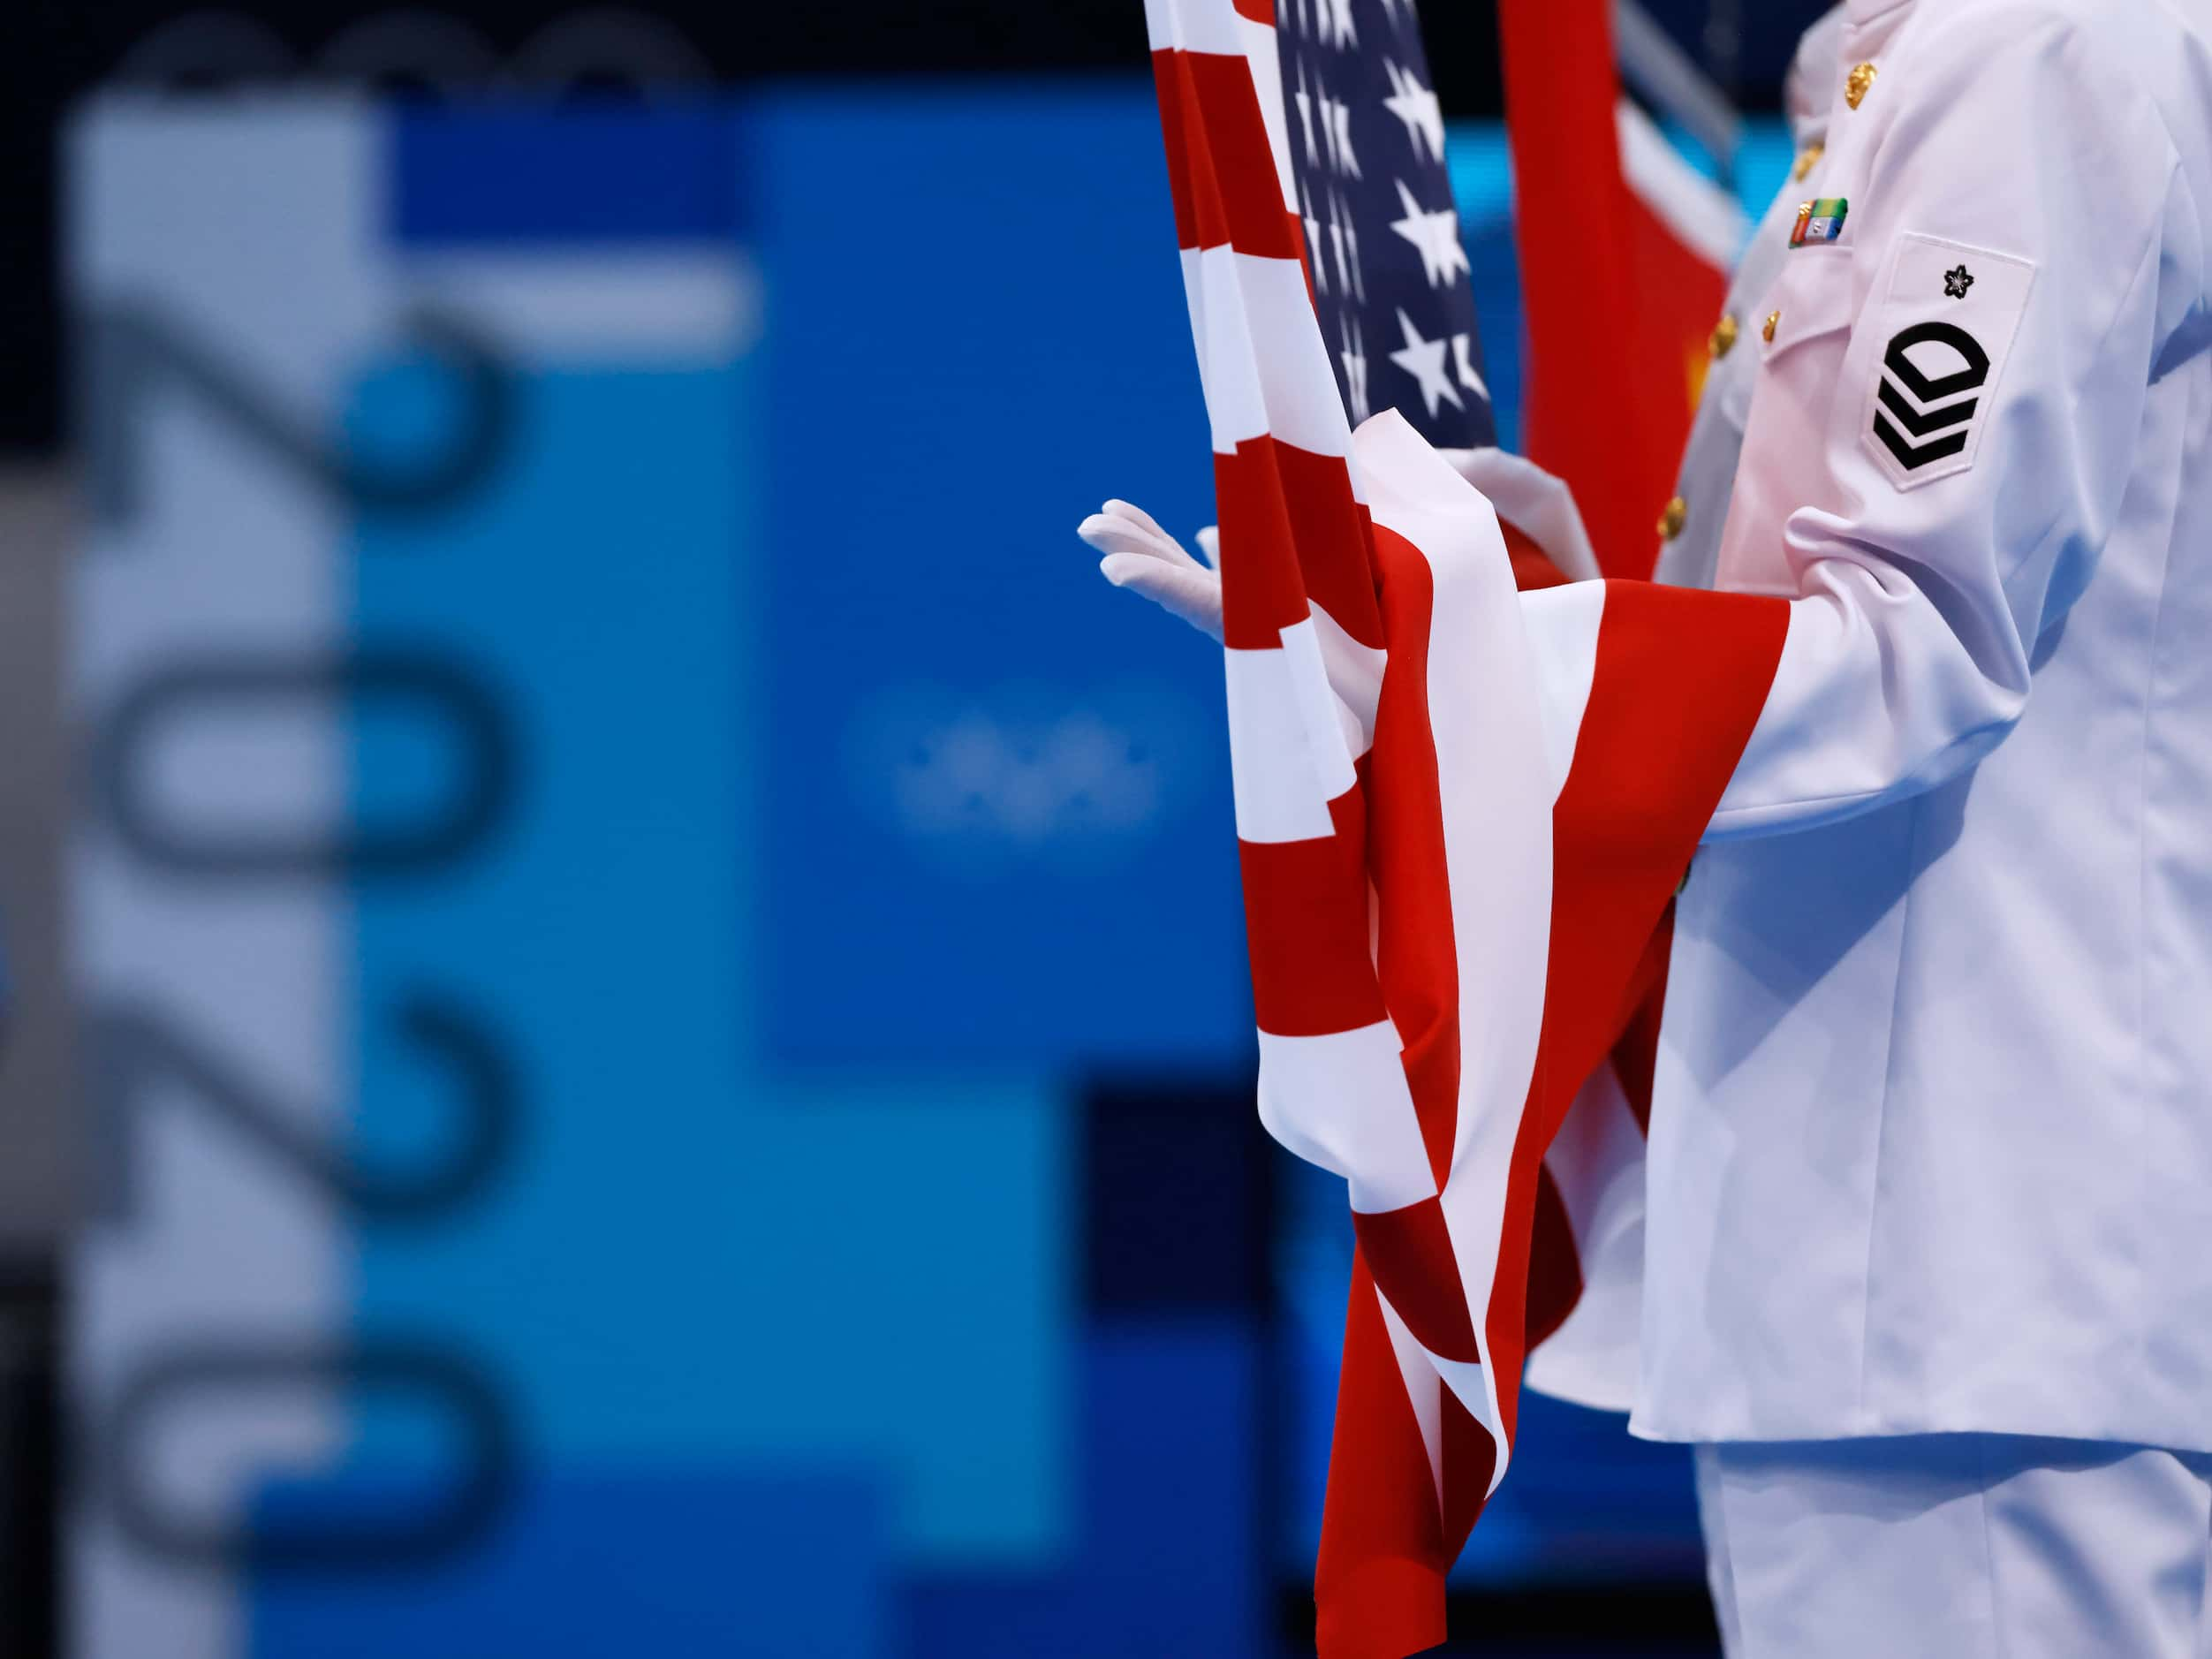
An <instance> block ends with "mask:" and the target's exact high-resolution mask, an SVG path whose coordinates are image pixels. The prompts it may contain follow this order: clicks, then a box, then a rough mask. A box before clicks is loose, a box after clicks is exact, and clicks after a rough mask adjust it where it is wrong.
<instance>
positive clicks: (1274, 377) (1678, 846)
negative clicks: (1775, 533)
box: [1146, 0, 1789, 1659]
mask: <svg viewBox="0 0 2212 1659" xmlns="http://www.w3.org/2000/svg"><path fill="white" fill-rule="evenodd" d="M1349 3H1350V0H1345V4H1349ZM1296 4H1297V0H1292V8H1293V9H1292V14H1291V16H1292V27H1293V28H1295V27H1297V19H1298V16H1299V14H1298V12H1297V11H1296V9H1295V8H1296ZM1337 4H1338V0H1329V11H1328V17H1329V26H1328V27H1329V39H1330V40H1331V42H1334V41H1336V40H1337V38H1338V36H1339V35H1340V34H1342V33H1343V32H1344V31H1345V30H1346V29H1347V28H1349V29H1351V30H1355V31H1356V29H1357V28H1358V27H1360V25H1359V21H1358V19H1357V18H1356V17H1353V18H1352V19H1349V21H1347V20H1346V18H1345V14H1343V13H1340V12H1339V11H1337ZM1146 12H1147V19H1148V24H1149V27H1150V37H1151V42H1152V47H1153V69H1154V74H1155V80H1156V82H1157V87H1158V92H1159V99H1160V117H1161V125H1162V127H1163V133H1164V136H1165V139H1166V144H1167V156H1168V172H1169V180H1170V188H1171V190H1172V193H1173V197H1174V208H1175V223H1176V230H1177V239H1178V245H1179V246H1180V249H1181V260H1182V269H1183V277H1184V284H1185V288H1186V295H1187V298H1188V300H1189V305H1190V314H1191V322H1192V329H1193V337H1194V339H1195V342H1196V345H1197V348H1198V359H1199V367H1200V379H1201V383H1202V384H1203V387H1204V391H1205V398H1206V407H1207V414H1208V423H1209V426H1210V428H1211V433H1212V447H1213V452H1214V478H1215V491H1216V506H1217V508H1218V511H1219V514H1220V519H1221V543H1220V549H1221V569H1222V594H1223V642H1224V646H1225V658H1226V678H1227V684H1228V706H1229V730H1230V750H1231V782H1232V786H1233V787H1232V794H1233V797H1234V800H1235V806H1236V821H1237V838H1238V843H1239V863H1240V867H1241V870H1242V875H1243V881H1244V890H1245V923H1246V933H1247V935H1248V943H1249V946H1250V957H1251V965H1252V980H1253V1004H1254V1012H1255V1014H1256V1016H1257V1020H1258V1025H1259V1047H1260V1090H1259V1094H1260V1115H1261V1121H1262V1122H1263V1123H1264V1124H1265V1125H1267V1127H1268V1130H1269V1133H1271V1134H1273V1135H1274V1136H1275V1137H1276V1139H1277V1140H1280V1141H1282V1142H1283V1143H1284V1145H1285V1146H1287V1147H1289V1148H1291V1149H1292V1151H1294V1152H1296V1153H1297V1154H1299V1155H1300V1156H1301V1157H1304V1158H1306V1159H1307V1160H1309V1161H1310V1162H1312V1163H1317V1164H1319V1165H1321V1166H1322V1167H1323V1168H1325V1169H1328V1170H1332V1171H1334V1172H1335V1173H1337V1174H1338V1175H1341V1176H1343V1177H1344V1178H1345V1181H1346V1184H1347V1187H1348V1192H1349V1196H1350V1200H1351V1208H1352V1231H1353V1236H1354V1238H1355V1239H1356V1244H1357V1248H1356V1254H1355V1258H1354V1265H1353V1274H1352V1298H1351V1302H1350V1306H1349V1307H1348V1309H1347V1314H1346V1321H1345V1352H1344V1364H1343V1370H1342V1373H1341V1375H1340V1378H1339V1382H1338V1389H1337V1432H1336V1439H1335V1443H1334V1446H1333V1448H1332V1450H1331V1453H1330V1464H1329V1494H1328V1499H1327V1504H1326V1507H1325V1511H1324V1513H1323V1518H1322V1546H1321V1558H1320V1561H1319V1563H1318V1564H1317V1568H1316V1572H1315V1596H1316V1601H1317V1602H1318V1611H1319V1623H1318V1632H1319V1644H1320V1648H1321V1653H1322V1659H1401V1656H1402V1655H1408V1654H1412V1653H1414V1652H1417V1651H1420V1650H1421V1649H1423V1648H1429V1647H1433V1646H1435V1645H1436V1643H1438V1642H1440V1641H1442V1640H1444V1638H1445V1631H1444V1626H1443V1607H1444V1583H1445V1579H1446V1576H1447V1574H1448V1573H1449V1572H1450V1570H1451V1564H1452V1562H1453V1561H1454V1559H1456V1557H1458V1553H1459V1549H1460V1548H1461V1546H1462V1544H1463V1543H1464V1542H1466V1536H1467V1534H1468V1532H1469V1530H1470V1529H1471V1528H1472V1527H1473V1525H1474V1522H1475V1519H1476V1517H1477V1516H1478V1515H1479V1514H1480V1512H1481V1509H1482V1506H1483V1504H1484V1503H1485V1501H1486V1500H1487V1498H1488V1497H1489V1493H1490V1491H1491V1490H1492V1489H1493V1488H1494V1487H1495V1486H1496V1482H1497V1481H1498V1480H1500V1479H1501V1478H1502V1477H1503V1476H1504V1473H1505V1468H1506V1464H1507V1461H1508V1458H1509V1456H1510V1454H1511V1447H1512V1438H1513V1428H1514V1424H1515V1421H1516V1420H1517V1417H1518V1411H1519V1390H1520V1384H1521V1372H1522V1362H1523V1360H1525V1359H1526V1356H1527V1355H1528V1353H1529V1352H1530V1350H1531V1349H1533V1348H1534V1346H1535V1345H1537V1344H1539V1343H1543V1342H1546V1341H1547V1340H1549V1342H1551V1343H1554V1344H1557V1343H1558V1342H1560V1341H1562V1340H1564V1338H1565V1337H1567V1335H1568V1333H1569V1331H1571V1330H1572V1329H1573V1327H1574V1324H1575V1323H1576V1322H1578V1321H1579V1320H1580V1319H1582V1318H1583V1317H1585V1314H1586V1310H1587V1308H1589V1307H1592V1306H1595V1305H1596V1304H1597V1303H1598V1301H1599V1299H1597V1298H1595V1297H1586V1296H1585V1294H1584V1292H1585V1275H1584V1268H1585V1265H1586V1256H1585V1254H1584V1251H1585V1247H1586V1246H1595V1245H1596V1244H1598V1243H1599V1242H1601V1241H1602V1239H1603V1238H1604V1237H1605V1236H1606V1235H1607V1233H1608V1231H1609V1229H1608V1225H1607V1219H1608V1218H1607V1216H1606V1215H1605V1213H1604V1210H1603V1206H1604V1204H1605V1203H1606V1202H1607V1201H1608V1194H1609V1193H1612V1194H1617V1193H1619V1192H1620V1190H1621V1188H1622V1186H1623V1184H1622V1183H1621V1182H1619V1181H1617V1180H1614V1179H1610V1176H1611V1175H1613V1174H1615V1173H1617V1170H1619V1168H1620V1167H1621V1166H1620V1164H1619V1163H1618V1162H1617V1157H1616V1155H1617V1151H1618V1150H1619V1149H1620V1148H1624V1147H1625V1148H1627V1149H1628V1151H1630V1152H1631V1153H1634V1152H1636V1151H1637V1150H1638V1149H1639V1148H1640V1132H1639V1130H1638V1126H1637V1125H1635V1124H1634V1123H1633V1122H1632V1120H1631V1118H1630V1117H1629V1113H1630V1110H1631V1109H1630V1108H1629V1107H1628V1106H1627V1105H1626V1104H1625V1103H1624V1102H1623V1100H1622V1098H1621V1095H1620V1092H1619V1091H1618V1089H1617V1088H1616V1089H1614V1090H1613V1091H1612V1092H1611V1094H1610V1095H1607V1094H1605V1093H1603V1092H1602V1091H1601V1092H1600V1093H1598V1094H1596V1095H1593V1094H1592V1092H1591V1091H1590V1090H1589V1089H1587V1088H1586V1087H1585V1081H1586V1079H1592V1078H1594V1077H1596V1076H1598V1075H1600V1074H1601V1073H1602V1065H1601V1063H1602V1061H1603V1060H1604V1058H1605V1057H1606V1056H1607V1054H1608V1053H1609V1051H1610V1050H1611V1049H1613V1048H1614V1046H1615V1045H1616V1043H1617V1042H1619V1041H1620V1040H1621V1039H1622V1037H1623V1035H1624V1030H1623V1027H1624V1022H1625V1020H1626V1019H1627V1018H1628V1015H1629V1013H1630V1011H1632V1010H1634V1009H1635V1008H1636V1007H1637V1006H1638V1005H1639V1004H1640V1002H1641V1001H1642V993H1643V990H1644V989H1646V988H1647V987H1648V984H1649V983H1650V976H1651V975H1652V973H1654V972H1655V967H1656V965H1658V964H1660V963H1663V960H1664V956H1665V938H1664V933H1665V926H1666V918H1667V915H1668V913H1669V912H1668V906H1669V904H1670V898H1671V895H1672V893H1673V890H1674V888H1675V885H1676V883H1677V882H1678V880H1679V878H1680V876H1681V874H1682V872H1683V870H1684V869H1685V867H1686V866H1687V864H1688V862H1689V860H1690V856H1691V854H1692V853H1693V852H1694V850H1695V848H1696V845H1697V843H1698V840H1699V837H1701V834H1702V833H1703V831H1704V829H1705V826H1706V824H1707V823H1708V822H1709V820H1710V817H1711V814H1712V811H1713V808H1714V807H1715V805H1716V803H1717V801H1718V800H1719V799H1720V795H1721V792H1722V790H1723V788H1724V787H1725V785H1726V784H1727V782H1728V779H1729V776H1730V774H1731V772H1732V770H1733V769H1734V767H1735V765H1736V762H1737V760H1738V758H1739V755H1740V754H1741V753H1742V750H1743V746H1744V744H1745V742H1746V739H1748V738H1749V736H1750V733H1751V731H1752V728H1753V725H1754V722H1755V721H1756V719H1757V717H1758V715H1759V711H1760V708H1761V706H1762V704H1763V701H1764V699H1765V696H1766V693H1767V689H1768V687H1769V685H1770V684H1771V682H1772V679H1773V677H1774V673H1775V670H1776V663H1777V662H1778V661H1779V658H1780V655H1781V653H1782V649H1783V646H1784V637H1785V635H1786V633H1787V629H1788V614H1789V607H1788V605H1787V604H1786V603H1785V602H1783V601H1781V600H1779V599H1773V598H1767V597H1760V596H1751V595H1726V594H1711V593H1703V592H1693V591H1690V590H1686V589H1681V588H1667V587H1655V586H1653V585H1651V584H1648V583H1643V582H1632V581H1623V582H1609V581H1583V582H1575V583H1570V584H1567V585H1564V586H1559V587H1550V588H1549V589H1546V590H1544V591H1542V592H1536V593H1530V594H1526V595H1523V594H1519V593H1517V592H1516V590H1515V586H1514V577H1513V572H1512V566H1511V561H1510V558H1509V556H1508V553H1507V550H1506V547H1505V543H1504V538H1503V536H1502V534H1501V531H1500V527H1499V524H1498V520H1497V519H1496V515H1495V513H1494V512H1493V511H1492V509H1491V507H1490V505H1489V503H1488V502H1487V501H1486V500H1485V499H1484V497H1483V496H1481V494H1479V493H1478V492H1476V491H1475V489H1473V487H1472V486H1471V485H1469V484H1468V483H1467V482H1466V480H1465V479H1464V478H1463V477H1462V476H1461V474H1460V473H1459V472H1458V471H1457V470H1455V468H1454V467H1453V466H1452V465H1451V463H1449V462H1448V461H1447V460H1446V459H1445V458H1444V457H1443V455H1441V454H1440V453H1439V452H1438V451H1437V449H1436V447H1434V446H1433V445H1432V443H1430V442H1429V441H1428V439H1427V438H1426V437H1425V436H1424V435H1423V434H1422V433H1421V432H1420V431H1418V430H1417V429H1416V428H1414V426H1413V424H1412V417H1413V414H1414V413H1437V412H1439V411H1441V409H1442V408H1443V407H1444V406H1445V405H1447V403H1448V401H1449V400H1447V399H1445V398H1443V397H1442V395H1441V393H1439V394H1438V396H1437V398H1436V409H1433V410H1428V411H1418V410H1413V409H1408V410H1405V411H1402V412H1400V411H1390V410H1386V411H1384V412H1383V413H1377V414H1376V415H1375V416H1374V417H1373V418H1371V419H1369V420H1367V421H1365V422H1364V423H1363V424H1361V425H1360V428H1359V430H1358V431H1357V432H1356V433H1355V432H1353V431H1352V429H1351V426H1350V423H1349V421H1348V420H1347V419H1346V416H1347V407H1348V405H1347V400H1346V398H1345V396H1344V395H1343V393H1344V387H1345V383H1344V381H1343V380H1342V379H1340V375H1341V374H1342V372H1343V370H1342V360H1341V355H1340V353H1338V352H1332V351H1331V350H1330V349H1329V345H1327V344H1326V343H1325V338H1326V337H1325V329H1326V327H1327V322H1326V316H1327V312H1328V308H1329V307H1328V301H1327V299H1326V298H1325V296H1324V294H1323V291H1322V281H1321V276H1320V269H1319V268H1320V266H1321V263H1322V248H1321V246H1320V245H1319V244H1316V243H1314V242H1312V241H1310V239H1309V238H1308V234H1307V224H1306V220H1307V212H1306V204H1305V202H1304V201H1303V200H1302V198H1301V196H1300V193H1299V184H1298V174H1297V171H1296V170H1295V168H1294V165H1293V163H1294V159H1295V157H1296V156H1297V155H1299V153H1301V150H1302V143H1303V132H1302V129H1301V127H1300V125H1299V122H1298V119H1297V117H1296V114H1295V110H1296V104H1295V102H1294V100H1295V98H1296V96H1297V87H1298V79H1297V77H1298V73H1299V71H1298V64H1299V61H1300V60H1299V55H1297V54H1296V53H1292V54H1290V55H1288V56H1287V57H1284V56H1278V42H1277V38H1276V10H1275V0H1146ZM1314 15H1317V14H1309V15H1308V19H1307V20H1308V22H1309V24H1311V23H1312V19H1313V16H1314ZM1395 16H1396V11H1395V8H1393V11H1392V17H1393V19H1395ZM1406 16H1407V19H1408V21H1409V23H1410V20H1411V13H1410V11H1409V12H1408V13H1407V14H1406ZM1350 44H1351V42H1349V41H1348V40H1347V41H1346V42H1345V45H1346V47H1347V48H1348V47H1349V45H1350ZM1401 67H1402V65H1401ZM1286 73H1287V77H1288V81H1287V85H1286V84H1285V77H1286ZM1312 87H1313V82H1312V80H1311V79H1310V76H1309V79H1308V80H1307V96H1308V97H1309V98H1310V97H1311V96H1312V95H1313V93H1312ZM1348 118H1349V117H1347V120H1348ZM1329 119H1330V120H1331V121H1332V122H1333V121H1334V120H1335V119H1336V117H1335V116H1334V115H1333V113H1332V114H1331V116H1330V117H1329ZM1342 137H1343V134H1342V133H1341V132H1340V133H1339V134H1338V138H1339V144H1338V150H1337V155H1338V162H1339V164H1340V165H1341V164H1343V163H1344V161H1345V156H1344V147H1343V144H1342ZM1316 142H1317V144H1318V142H1319V140H1318V135H1317V136H1316ZM1355 143H1356V140H1355ZM1358 161H1359V164H1360V166H1361V167H1362V168H1365V167H1366V166H1367V165H1368V164H1369V163H1368V161H1367V157H1366V156H1364V155H1363V156H1360V157H1359V158H1358ZM1361 251H1362V253H1363V254H1364V252H1365V247H1364V241H1363V244H1362V250H1361ZM1329 256H1330V260H1331V262H1332V264H1333V259H1334V247H1333V245H1332V246H1330V247H1329ZM1347 257H1348V258H1349V249H1347ZM1307 261H1310V284H1309V267H1308V264H1307ZM1434 286H1436V288H1438V289H1439V290H1441V287H1442V284H1435V285H1434ZM1350 292H1351V295H1352V307H1353V308H1355V309H1356V308H1358V307H1359V295H1360V285H1359V284H1357V283H1354V284H1352V285H1351V287H1350ZM1370 292H1373V290H1372V289H1371V290H1370ZM1360 314H1362V315H1364V314H1366V313H1365V312H1364V311H1360ZM1432 344H1433V343H1432ZM1332 360H1333V362H1332ZM1332 367H1334V368H1335V370H1336V371H1337V372H1334V373H1332ZM1411 372H1413V371H1409V373H1411ZM1414 378H1415V379H1416V380H1418V378H1419V375H1417V374H1416V375H1414ZM1350 406H1351V407H1355V408H1356V406H1357V405H1356V404H1355V405H1350ZM1453 447H1458V446H1457V445H1455V446H1453ZM1688 662H1694V663H1696V665H1697V671H1696V672H1695V673H1694V674H1691V673H1686V672H1684V671H1683V665H1684V664H1685V663H1688ZM1609 1114H1610V1116H1609ZM1635 1193H1637V1194H1640V1183H1638V1184H1636V1186H1635ZM1619 1311H1620V1310H1619V1308H1618V1307H1617V1305H1616V1306H1615V1307H1613V1309H1612V1312H1613V1313H1614V1314H1618V1313H1619ZM1628 1322H1629V1324H1630V1327H1631V1329H1632V1326H1633V1307H1632V1305H1631V1306H1630V1307H1629V1308H1628Z"/></svg>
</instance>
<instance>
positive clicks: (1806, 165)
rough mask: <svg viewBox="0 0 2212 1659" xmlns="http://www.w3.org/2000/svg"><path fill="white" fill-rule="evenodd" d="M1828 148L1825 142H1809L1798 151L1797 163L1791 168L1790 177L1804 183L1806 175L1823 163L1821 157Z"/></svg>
mask: <svg viewBox="0 0 2212 1659" xmlns="http://www.w3.org/2000/svg"><path fill="white" fill-rule="evenodd" d="M1827 150H1828V147H1827V146H1826V145H1824V144H1807V146H1806V147H1805V148H1803V149H1801V150H1799V152H1798V158H1797V165H1796V166H1795V167H1794V168H1792V170H1791V172H1790V177H1791V178H1794V179H1796V180H1797V181H1798V183H1799V184H1800V185H1801V184H1803V183H1804V182H1805V175H1806V174H1807V173H1809V172H1811V171H1812V170H1814V168H1815V167H1818V166H1819V165H1820V164H1821V157H1822V155H1825V154H1826V153H1827Z"/></svg>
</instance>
